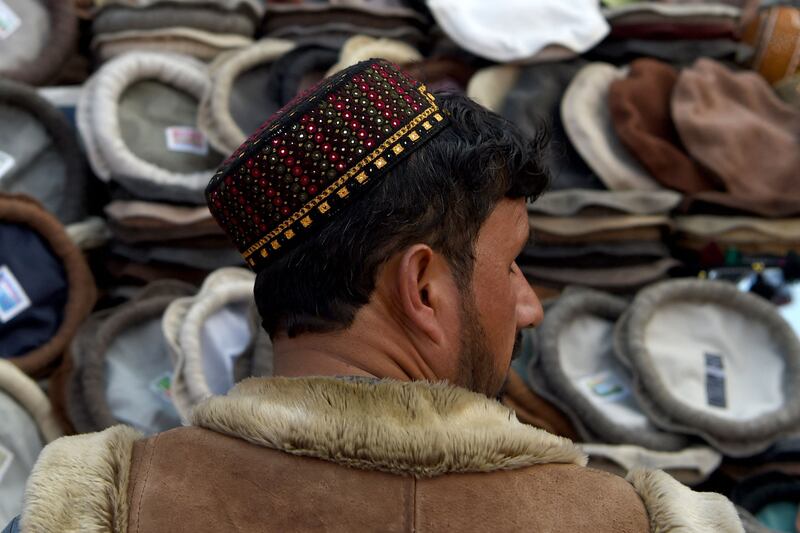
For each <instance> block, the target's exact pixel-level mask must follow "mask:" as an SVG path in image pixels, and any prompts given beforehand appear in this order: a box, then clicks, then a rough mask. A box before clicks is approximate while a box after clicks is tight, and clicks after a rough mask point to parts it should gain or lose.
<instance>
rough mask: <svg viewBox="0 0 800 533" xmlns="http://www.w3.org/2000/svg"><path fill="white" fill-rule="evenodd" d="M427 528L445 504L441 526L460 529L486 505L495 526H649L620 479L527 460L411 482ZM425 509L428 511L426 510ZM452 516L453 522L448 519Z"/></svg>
mask: <svg viewBox="0 0 800 533" xmlns="http://www.w3.org/2000/svg"><path fill="white" fill-rule="evenodd" d="M417 495H418V498H419V504H420V506H421V508H420V511H421V513H422V515H423V516H425V517H427V519H428V520H429V521H430V523H428V524H427V525H428V526H429V530H435V529H437V527H441V526H444V525H445V524H441V523H438V524H436V523H435V522H437V521H439V520H441V519H442V518H443V517H442V516H441V514H439V515H437V513H436V511H435V510H436V509H437V508H443V507H446V506H449V507H450V508H455V511H454V512H453V513H451V514H450V516H447V517H446V518H447V520H448V522H447V524H446V525H447V527H448V528H449V527H452V526H456V527H455V529H457V530H463V529H462V528H467V527H468V526H469V524H471V523H472V524H474V523H475V521H479V520H481V516H482V515H485V514H486V513H487V512H488V511H489V510H491V511H492V513H491V514H492V516H493V520H495V521H496V523H495V525H496V530H519V529H520V528H525V529H530V530H534V531H536V530H546V529H547V528H548V527H552V524H560V527H561V529H559V531H562V530H563V531H598V532H602V531H614V532H620V533H623V532H624V533H627V532H641V533H646V532H648V531H650V523H649V518H648V512H647V509H646V508H645V505H644V503H643V501H642V499H641V498H640V497H639V495H638V494H637V492H636V490H635V489H634V487H633V486H632V485H631V484H630V483H628V482H627V481H626V480H625V479H623V478H621V477H619V476H615V475H612V474H609V473H606V472H601V471H598V470H593V469H590V468H586V467H582V466H579V465H574V464H543V465H533V466H528V467H525V468H520V469H514V470H500V471H495V472H489V473H474V474H456V475H447V476H442V477H439V478H432V479H428V480H421V481H420V482H418V483H417ZM426 509H429V510H430V512H426ZM453 521H456V523H454V522H453Z"/></svg>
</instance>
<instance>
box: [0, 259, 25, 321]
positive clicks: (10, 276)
mask: <svg viewBox="0 0 800 533" xmlns="http://www.w3.org/2000/svg"><path fill="white" fill-rule="evenodd" d="M30 306H31V299H30V298H28V295H27V293H26V292H25V289H23V288H22V285H20V284H19V281H17V278H16V276H14V273H13V272H11V269H10V268H8V266H7V265H2V266H0V322H2V323H4V324H5V323H6V322H8V321H9V320H11V319H12V318H14V317H15V316H17V315H19V314H20V313H22V312H23V311H25V310H26V309H27V308H29V307H30Z"/></svg>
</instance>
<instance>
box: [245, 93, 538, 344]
mask: <svg viewBox="0 0 800 533" xmlns="http://www.w3.org/2000/svg"><path fill="white" fill-rule="evenodd" d="M437 100H438V102H439V104H440V106H441V107H442V108H443V109H444V110H445V111H446V112H447V114H448V115H449V118H450V122H451V124H450V126H448V127H447V128H445V129H444V130H443V131H442V132H441V133H439V134H437V135H436V137H434V138H433V139H431V140H429V141H428V142H427V143H425V144H424V145H423V146H421V147H420V148H419V149H417V150H416V151H415V152H413V153H411V154H409V156H408V157H407V159H406V160H405V161H403V162H401V163H399V164H398V166H397V167H395V168H394V169H392V171H391V172H390V173H389V174H388V175H387V176H385V177H384V178H383V179H382V180H381V181H380V182H378V183H376V184H374V185H373V186H372V188H371V189H370V190H369V191H367V192H365V193H364V195H363V196H362V197H361V198H359V199H358V200H357V201H355V202H353V203H352V204H351V205H349V206H347V207H346V208H344V209H343V210H342V212H340V213H338V214H337V216H336V217H335V218H334V219H333V220H332V221H331V222H330V223H329V224H328V225H327V226H326V227H324V228H323V229H322V230H321V231H320V232H319V233H318V234H317V235H315V236H313V237H311V238H309V239H308V240H306V241H305V242H303V243H301V244H299V245H298V246H297V247H296V248H294V249H293V250H291V251H289V252H287V253H286V254H285V255H284V256H282V257H280V258H277V259H276V260H275V261H274V262H273V263H271V264H269V265H268V266H267V267H266V268H264V270H262V271H261V272H260V273H259V274H258V277H257V278H256V285H255V299H256V304H257V306H258V310H259V313H260V314H261V317H262V320H263V324H264V328H265V329H266V330H267V332H269V333H270V334H271V335H274V334H275V333H276V332H277V331H279V330H285V331H286V332H287V333H288V335H289V336H290V337H293V336H296V335H298V334H300V333H304V332H323V331H332V330H336V329H342V328H346V327H348V326H349V325H350V324H351V323H352V321H353V319H354V318H355V315H356V312H357V311H358V309H359V308H360V307H361V306H362V305H364V304H366V303H367V302H368V301H369V298H370V296H371V294H372V291H373V290H374V288H375V281H376V279H377V274H378V270H379V268H380V267H381V265H383V264H384V262H385V261H386V260H388V259H389V258H390V257H392V256H393V255H394V254H395V253H397V252H399V251H401V250H404V249H405V248H407V247H409V246H412V245H413V244H416V243H425V244H428V245H429V246H430V247H431V248H433V249H434V250H435V251H436V252H438V253H440V254H442V255H443V256H444V257H445V258H446V259H447V260H448V261H449V263H450V265H451V267H452V269H453V272H454V276H455V277H456V281H457V282H458V284H459V287H460V288H462V289H463V288H465V287H469V283H470V279H471V276H472V269H473V263H474V246H475V241H476V240H477V237H478V232H479V230H480V228H481V226H482V225H483V223H484V221H485V220H486V218H487V217H488V216H489V214H490V213H491V211H492V209H493V208H494V206H495V205H496V204H497V202H499V201H500V200H501V199H502V198H504V197H509V198H523V197H536V196H538V195H540V194H541V193H542V192H543V191H544V190H545V188H546V187H547V185H548V183H549V174H548V171H547V169H546V167H545V163H544V157H545V156H544V154H545V150H546V144H547V142H546V137H547V135H546V133H544V129H542V130H541V131H542V133H539V134H538V135H537V137H536V138H533V139H531V138H527V137H526V136H525V135H524V134H523V133H522V132H521V131H520V130H519V128H518V127H517V126H515V125H514V124H512V123H511V122H509V121H508V120H506V119H504V118H502V117H500V116H499V115H497V114H495V113H492V112H490V111H488V110H487V109H485V108H483V107H481V106H480V105H479V104H477V103H475V102H473V101H472V100H470V99H469V98H467V97H465V96H461V95H446V94H445V95H438V96H437Z"/></svg>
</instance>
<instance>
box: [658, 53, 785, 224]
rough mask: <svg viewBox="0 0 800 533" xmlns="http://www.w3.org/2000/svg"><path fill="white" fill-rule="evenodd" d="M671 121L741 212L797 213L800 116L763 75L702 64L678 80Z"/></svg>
mask: <svg viewBox="0 0 800 533" xmlns="http://www.w3.org/2000/svg"><path fill="white" fill-rule="evenodd" d="M672 118H673V120H674V121H675V127H676V129H677V130H678V134H679V135H680V137H681V140H682V141H683V143H684V145H685V146H686V149H687V150H688V152H689V153H690V154H691V155H692V156H693V157H694V158H695V159H696V160H697V161H698V162H700V163H701V164H702V165H703V166H704V167H705V168H707V169H709V170H710V171H712V172H714V174H715V175H717V176H718V177H719V179H720V180H721V181H722V183H723V185H724V188H725V190H726V192H727V195H726V196H729V197H730V198H731V199H733V200H734V202H735V203H736V204H737V207H740V208H742V209H746V208H748V207H749V206H753V210H755V211H759V212H763V214H765V215H771V216H785V215H789V214H793V213H797V212H800V190H798V188H797V185H796V182H797V177H798V173H799V172H800V170H798V169H800V111H798V110H796V109H794V108H792V107H791V106H790V105H788V104H786V103H784V102H782V101H781V100H780V99H779V98H778V97H777V96H776V95H775V93H774V91H773V90H772V88H771V87H770V86H769V84H767V82H766V81H765V80H764V78H762V77H761V76H760V75H758V74H756V73H755V72H734V71H732V70H730V69H728V68H727V67H725V66H724V65H722V64H721V63H718V62H716V61H713V60H711V59H699V60H697V61H696V62H695V64H694V65H693V66H692V67H691V68H687V69H684V70H683V71H682V72H681V74H680V75H679V76H678V81H677V82H676V84H675V88H674V90H673V92H672ZM703 196H704V197H709V196H712V197H713V196H714V195H712V194H710V193H705V194H704V195H703ZM721 200H722V201H725V199H724V198H723V199H721Z"/></svg>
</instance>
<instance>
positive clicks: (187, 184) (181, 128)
mask: <svg viewBox="0 0 800 533" xmlns="http://www.w3.org/2000/svg"><path fill="white" fill-rule="evenodd" d="M210 85H211V80H210V78H209V74H208V70H207V68H206V67H205V66H204V65H203V64H201V63H199V62H197V61H195V60H193V59H191V58H189V57H185V56H177V55H168V54H157V53H145V52H141V53H130V54H126V55H123V56H120V57H119V58H116V59H114V60H113V61H110V62H108V63H107V64H105V65H103V66H102V67H101V68H100V70H98V71H97V72H96V73H95V74H94V75H93V76H92V78H91V79H90V80H89V82H87V84H86V85H85V86H84V89H83V92H82V93H81V99H80V102H79V103H78V110H77V122H78V129H79V131H80V133H81V137H82V138H83V141H84V145H85V146H86V150H87V152H88V155H89V162H90V163H91V165H92V168H93V169H94V171H95V173H96V174H97V176H98V177H99V178H100V179H101V180H103V181H106V182H109V181H114V182H116V183H118V184H119V185H121V186H122V187H124V188H125V189H127V190H128V191H129V192H130V193H131V194H133V195H135V196H137V197H140V198H146V199H152V200H168V201H174V202H187V203H194V204H202V203H205V200H204V197H203V191H204V189H205V187H206V185H207V184H208V181H209V180H210V179H211V175H212V174H213V172H214V171H215V169H216V167H217V165H218V164H219V163H221V162H222V159H223V156H222V154H220V153H219V152H217V151H215V150H214V149H213V148H211V147H210V146H208V143H207V142H206V138H205V136H204V135H203V134H202V133H201V132H200V131H199V130H198V129H197V113H198V108H199V103H200V99H201V98H202V97H203V94H204V93H205V92H206V91H207V90H208V89H209V87H210Z"/></svg>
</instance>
